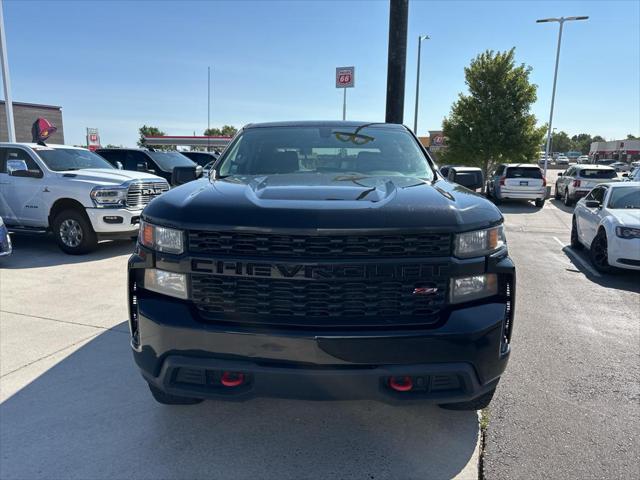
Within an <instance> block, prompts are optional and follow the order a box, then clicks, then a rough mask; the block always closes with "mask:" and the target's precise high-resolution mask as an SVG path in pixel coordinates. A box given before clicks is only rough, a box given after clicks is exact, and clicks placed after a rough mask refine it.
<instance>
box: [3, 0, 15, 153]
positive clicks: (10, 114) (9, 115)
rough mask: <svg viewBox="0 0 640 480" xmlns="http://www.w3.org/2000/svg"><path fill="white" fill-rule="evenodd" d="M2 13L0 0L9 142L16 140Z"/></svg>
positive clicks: (5, 107)
mask: <svg viewBox="0 0 640 480" xmlns="http://www.w3.org/2000/svg"><path fill="white" fill-rule="evenodd" d="M4 31H5V30H4V13H3V12H2V0H0V57H2V58H0V61H1V63H2V80H3V83H4V109H5V111H6V113H7V137H8V139H9V141H10V142H15V141H16V127H15V124H14V122H13V102H12V99H11V81H10V79H9V59H8V58H7V39H6V38H5V34H4Z"/></svg>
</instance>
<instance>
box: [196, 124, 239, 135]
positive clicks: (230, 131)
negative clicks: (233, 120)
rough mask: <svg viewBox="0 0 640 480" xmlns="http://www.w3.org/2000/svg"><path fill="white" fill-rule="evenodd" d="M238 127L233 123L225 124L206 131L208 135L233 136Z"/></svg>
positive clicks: (205, 133)
mask: <svg viewBox="0 0 640 480" xmlns="http://www.w3.org/2000/svg"><path fill="white" fill-rule="evenodd" d="M237 131H238V129H237V128H236V127H234V126H232V125H224V126H223V127H222V128H208V129H207V130H205V131H204V135H205V136H207V137H233V136H234V135H235V134H236V133H237Z"/></svg>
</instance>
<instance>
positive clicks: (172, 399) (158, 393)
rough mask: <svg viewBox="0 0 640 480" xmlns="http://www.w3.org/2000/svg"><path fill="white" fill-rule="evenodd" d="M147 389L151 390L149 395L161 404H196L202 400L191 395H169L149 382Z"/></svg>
mask: <svg viewBox="0 0 640 480" xmlns="http://www.w3.org/2000/svg"><path fill="white" fill-rule="evenodd" d="M148 385H149V390H151V395H153V398H154V399H155V401H156V402H158V403H161V404H162V405H196V404H198V403H201V402H202V401H203V399H202V398H192V397H179V396H177V395H170V394H168V393H166V392H163V391H162V390H160V389H159V388H157V387H154V386H153V385H151V384H150V383H149V384H148Z"/></svg>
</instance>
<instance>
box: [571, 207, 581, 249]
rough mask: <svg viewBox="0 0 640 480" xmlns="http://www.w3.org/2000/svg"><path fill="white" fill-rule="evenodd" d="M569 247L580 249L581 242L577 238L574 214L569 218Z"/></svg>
mask: <svg viewBox="0 0 640 480" xmlns="http://www.w3.org/2000/svg"><path fill="white" fill-rule="evenodd" d="M571 248H573V249H574V250H581V249H582V244H581V243H580V239H579V238H578V225H577V224H576V217H575V215H574V216H573V219H572V220H571Z"/></svg>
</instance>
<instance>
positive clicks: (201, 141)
mask: <svg viewBox="0 0 640 480" xmlns="http://www.w3.org/2000/svg"><path fill="white" fill-rule="evenodd" d="M230 141H231V137H220V136H215V137H206V136H200V137H191V136H173V135H162V136H150V137H144V143H145V145H148V146H150V147H152V146H159V145H163V146H171V145H175V146H178V145H181V146H185V147H187V146H188V147H226V146H227V145H228V143H229V142H230Z"/></svg>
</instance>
